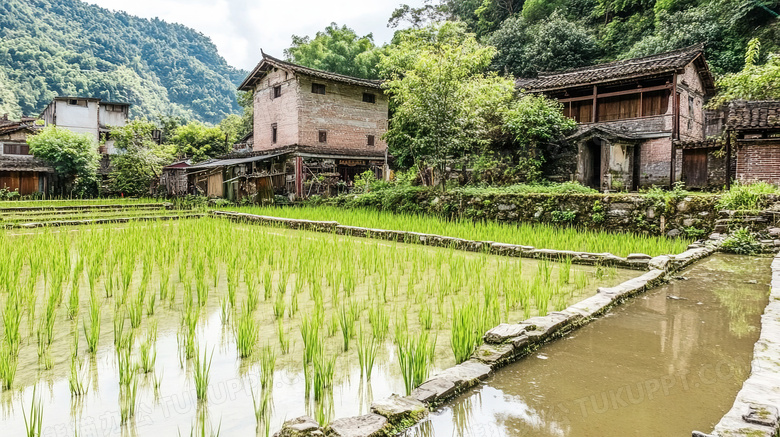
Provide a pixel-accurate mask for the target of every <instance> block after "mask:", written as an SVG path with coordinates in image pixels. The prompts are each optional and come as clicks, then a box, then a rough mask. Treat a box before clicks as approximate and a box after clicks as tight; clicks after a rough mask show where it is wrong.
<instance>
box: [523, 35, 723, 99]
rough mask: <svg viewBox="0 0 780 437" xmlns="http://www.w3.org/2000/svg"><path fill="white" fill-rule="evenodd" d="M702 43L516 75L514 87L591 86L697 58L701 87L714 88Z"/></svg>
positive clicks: (676, 66) (655, 71)
mask: <svg viewBox="0 0 780 437" xmlns="http://www.w3.org/2000/svg"><path fill="white" fill-rule="evenodd" d="M703 55H704V44H703V43H700V44H694V45H692V46H688V47H683V48H681V49H677V50H672V51H668V52H663V53H656V54H654V55H649V56H643V57H640V58H631V59H622V60H617V61H612V62H607V63H603V64H596V65H589V66H583V67H577V68H573V69H569V70H564V71H559V72H540V73H539V75H538V77H537V78H536V79H529V78H520V79H517V80H516V82H515V83H516V86H517V87H518V88H523V89H526V90H529V91H551V90H555V89H561V88H568V87H571V86H580V85H593V84H598V83H604V82H613V81H620V80H625V79H632V78H635V77H638V76H647V75H650V74H663V73H668V72H672V71H676V70H680V69H682V68H684V67H685V66H686V65H688V64H690V63H691V62H694V61H696V60H697V59H699V60H700V62H701V63H703V64H704V65H703V68H700V73H701V74H702V75H704V76H705V77H704V79H705V82H707V83H706V84H705V86H707V87H708V89H710V90H714V80H713V79H712V75H711V73H710V72H709V68H707V66H706V61H704V56H703Z"/></svg>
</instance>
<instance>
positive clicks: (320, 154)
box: [194, 53, 388, 197]
mask: <svg viewBox="0 0 780 437" xmlns="http://www.w3.org/2000/svg"><path fill="white" fill-rule="evenodd" d="M239 89H240V90H242V91H247V92H251V93H253V96H254V97H253V108H254V128H253V138H252V140H251V141H249V140H247V141H245V144H249V145H250V146H251V147H252V150H253V151H254V152H257V154H256V155H252V156H246V157H244V158H236V159H249V160H250V161H242V162H240V163H237V165H244V164H250V163H252V167H248V170H240V169H239V170H238V172H239V174H227V173H226V174H224V178H225V179H224V180H223V184H227V183H228V181H230V182H232V183H235V182H236V181H240V180H241V178H244V177H245V176H243V175H245V174H254V173H253V172H254V171H255V170H256V167H254V165H255V164H256V163H260V162H263V164H262V166H265V167H263V170H262V171H264V172H265V173H267V174H268V175H271V179H267V180H268V181H269V182H270V183H272V184H273V185H272V188H271V190H272V191H274V192H276V193H279V192H289V193H294V194H295V195H296V196H298V197H305V196H308V195H310V194H314V193H317V192H320V193H322V192H323V191H324V192H325V194H327V192H330V191H332V190H331V188H327V189H325V188H322V186H323V181H326V182H325V185H326V186H328V187H331V186H332V187H337V186H349V185H351V184H352V183H353V180H354V177H355V176H356V175H357V174H360V173H362V172H364V171H366V170H372V171H374V172H375V175H376V177H377V178H382V177H384V176H385V175H386V173H387V143H385V141H384V140H382V135H383V134H384V133H385V132H386V130H387V117H388V98H387V97H386V96H385V95H384V93H383V92H382V89H381V83H380V82H379V81H374V80H367V79H361V78H356V77H350V76H345V75H341V74H335V73H330V72H326V71H321V70H315V69H312V68H308V67H303V66H301V65H296V64H292V63H290V62H285V61H282V60H280V59H276V58H274V57H272V56H268V55H266V54H265V53H263V59H262V60H261V61H260V63H259V64H258V65H257V66H256V67H255V68H254V69H253V70H252V72H251V73H250V74H249V76H248V77H247V78H246V79H245V80H244V82H243V83H242V84H241V85H240V86H239ZM250 155H251V154H250ZM261 156H262V158H260V157H261ZM271 156H273V157H274V160H273V163H272V158H270V157H271ZM280 159H283V160H284V162H281V161H279V160H280ZM199 165H200V164H199ZM203 165H209V166H213V165H214V164H213V163H207V164H203ZM233 165H236V163H233V164H229V165H228V166H227V167H232V166H233ZM262 166H261V167H262ZM194 167H197V166H194ZM282 174H284V177H282ZM236 178H238V179H236ZM257 183H261V182H260V180H257V181H256V184H257ZM262 183H265V182H262ZM256 184H255V185H256ZM247 187H248V188H250V189H254V188H257V189H260V188H259V187H260V186H259V185H256V186H255V187H254V188H253V186H252V184H251V183H250V184H248V185H247ZM223 188H224V189H226V190H229V189H230V187H229V186H228V185H225V186H224V187H223ZM218 191H219V190H218V189H215V190H214V191H213V192H214V193H215V194H216V193H217V192H218ZM223 194H225V193H223ZM228 195H229V193H228Z"/></svg>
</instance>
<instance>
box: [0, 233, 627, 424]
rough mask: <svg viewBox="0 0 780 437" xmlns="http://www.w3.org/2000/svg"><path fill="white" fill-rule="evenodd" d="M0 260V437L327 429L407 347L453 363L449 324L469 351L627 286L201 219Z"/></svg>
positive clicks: (385, 389) (595, 275) (593, 271)
mask: <svg viewBox="0 0 780 437" xmlns="http://www.w3.org/2000/svg"><path fill="white" fill-rule="evenodd" d="M0 249H1V250H2V251H3V253H7V254H8V259H9V260H10V261H9V263H8V264H7V265H4V266H0V286H3V287H4V289H3V290H2V291H3V292H2V293H0V308H2V309H3V320H4V324H5V323H6V322H5V321H6V320H8V321H10V322H8V323H9V324H5V325H4V326H9V327H10V328H7V330H6V329H4V332H3V333H2V338H3V339H4V342H3V343H2V344H3V346H2V348H4V350H0V358H3V363H0V364H3V365H6V366H7V365H8V364H9V363H11V362H13V363H16V365H17V367H16V373H15V375H14V376H12V377H11V381H10V383H9V382H8V381H0V383H2V384H0V386H2V385H10V388H6V389H4V390H2V391H1V392H0V406H2V409H0V429H2V432H1V434H2V435H10V436H17V435H25V417H28V420H29V416H30V411H31V406H32V405H36V406H38V407H39V408H40V411H42V412H43V421H42V427H43V434H42V435H53V436H73V435H76V431H78V435H80V436H81V435H133V436H134V435H138V436H148V435H159V436H169V435H177V434H178V432H181V434H182V435H189V434H190V431H191V430H193V429H195V430H196V432H195V434H196V435H200V433H199V432H198V431H199V430H202V429H204V428H209V431H214V432H216V430H217V429H219V430H220V434H221V435H228V436H233V435H254V434H255V432H256V429H257V427H258V425H259V426H260V429H259V433H260V434H261V435H267V433H268V431H269V430H277V429H279V428H280V427H281V425H282V423H283V421H284V420H285V419H291V418H294V417H298V416H301V415H304V414H308V415H311V416H313V417H317V418H318V419H319V420H320V421H321V423H327V422H328V421H330V420H332V419H333V418H337V417H345V416H351V415H358V414H361V413H365V412H367V411H368V408H369V407H370V405H371V402H372V401H373V400H376V399H381V398H384V397H387V396H389V395H390V394H392V393H404V392H405V389H406V386H407V383H406V381H405V379H404V377H403V374H402V372H401V366H400V365H399V356H400V354H401V350H402V349H404V348H405V347H406V346H407V345H409V344H411V343H412V342H413V341H418V342H419V343H418V344H419V345H424V346H425V351H426V353H425V354H424V355H423V356H422V357H421V358H422V359H423V360H424V361H426V362H428V361H430V362H431V365H430V368H429V369H427V370H428V371H429V372H430V373H431V374H433V373H435V372H437V371H438V370H440V369H445V368H448V367H450V366H452V365H454V364H455V363H456V357H455V355H454V351H453V349H452V348H451V345H450V341H451V340H450V339H451V332H452V320H454V319H457V320H466V321H467V322H469V323H472V324H473V325H472V326H470V327H469V329H470V330H472V331H473V333H476V334H477V337H479V336H480V335H481V334H482V333H484V332H485V330H486V329H489V328H490V327H492V326H495V325H496V324H498V323H500V322H505V321H518V320H522V319H525V318H527V317H528V316H533V315H536V314H539V313H541V314H546V313H547V312H548V311H554V310H557V309H562V308H565V307H567V306H568V305H571V304H573V303H575V302H578V301H580V300H582V299H584V298H586V297H588V296H591V295H593V294H594V293H595V292H596V290H597V288H598V287H601V286H614V285H616V284H619V283H621V282H623V281H625V280H626V279H628V278H631V277H635V276H636V275H637V272H636V271H628V270H621V269H616V268H612V267H609V268H606V267H600V266H579V265H572V264H571V263H555V262H549V261H539V260H529V259H520V258H510V257H500V256H493V255H488V254H484V253H472V252H464V251H458V250H455V249H445V248H435V247H428V246H420V245H407V244H403V243H395V242H388V241H381V240H374V239H362V238H354V237H345V236H339V235H331V234H325V233H316V232H308V231H292V230H284V229H279V228H270V227H263V226H252V225H241V224H236V223H232V222H229V221H227V220H222V219H212V218H204V219H200V220H180V221H175V222H166V223H157V222H142V223H124V224H121V225H100V226H96V225H91V226H82V227H74V228H48V229H44V230H38V229H36V230H13V231H7V232H5V233H0ZM3 284H5V285H3ZM14 299H15V300H14ZM31 316H32V317H31ZM464 323H465V322H464ZM98 327H99V328H98ZM95 331H98V333H99V335H95ZM8 332H10V333H11V335H10V336H9V334H8ZM473 333H472V334H473ZM307 338H308V340H306V339H307ZM14 349H15V350H18V352H17V355H16V356H17V357H18V358H13V357H14V355H13V352H12V350H14ZM361 350H362V351H363V354H364V355H363V360H361V359H360V351H361ZM372 350H373V352H371V351H372ZM404 350H408V349H404ZM421 350H422V349H421ZM74 351H75V352H74ZM212 354H213V355H212ZM241 356H245V357H244V358H241ZM369 356H371V361H374V360H375V361H374V362H373V365H372V367H371V370H372V376H371V377H370V378H369V377H368V375H367V374H366V373H367V371H368V370H367V369H368V367H367V364H366V360H367V359H368V358H367V357H369ZM204 357H205V359H204ZM306 357H308V358H306ZM361 361H363V365H361ZM306 362H309V364H304V363H306ZM1 368H2V366H0V370H1ZM204 369H205V371H204ZM323 369H324V370H323ZM6 372H7V371H6ZM204 373H205V375H206V376H207V378H206V379H207V381H206V382H207V384H203V379H204ZM7 374H8V373H6V376H7ZM422 377H423V378H425V375H422ZM318 378H319V379H318ZM323 381H324V382H323ZM206 386H207V389H206V390H205V393H204V390H201V389H202V388H203V387H206ZM318 388H319V389H320V391H321V392H320V393H319V394H318V392H317V390H318ZM204 397H205V399H201V398H204ZM33 399H35V402H34V403H33ZM209 431H206V432H205V433H204V434H205V435H210V432H209Z"/></svg>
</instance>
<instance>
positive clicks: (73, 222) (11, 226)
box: [4, 214, 206, 229]
mask: <svg viewBox="0 0 780 437" xmlns="http://www.w3.org/2000/svg"><path fill="white" fill-rule="evenodd" d="M202 217H206V214H185V215H159V216H146V217H144V216H141V217H107V218H99V219H84V220H52V221H46V222H31V223H10V224H6V225H4V227H5V228H6V229H32V228H44V227H59V226H83V225H104V224H110V223H128V222H146V221H158V220H160V221H164V220H180V219H187V218H202Z"/></svg>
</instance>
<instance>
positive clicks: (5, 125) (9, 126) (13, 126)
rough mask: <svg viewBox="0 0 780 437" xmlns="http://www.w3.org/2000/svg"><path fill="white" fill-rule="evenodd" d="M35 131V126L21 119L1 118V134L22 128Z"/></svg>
mask: <svg viewBox="0 0 780 437" xmlns="http://www.w3.org/2000/svg"><path fill="white" fill-rule="evenodd" d="M25 129H26V130H29V131H30V132H34V131H35V126H33V125H29V124H27V123H22V122H19V121H9V120H0V135H8V134H12V133H14V132H18V131H20V130H25Z"/></svg>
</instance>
